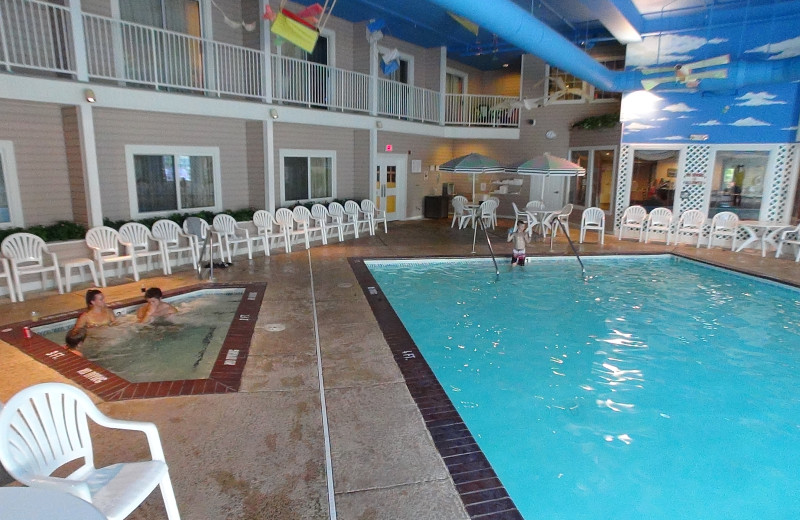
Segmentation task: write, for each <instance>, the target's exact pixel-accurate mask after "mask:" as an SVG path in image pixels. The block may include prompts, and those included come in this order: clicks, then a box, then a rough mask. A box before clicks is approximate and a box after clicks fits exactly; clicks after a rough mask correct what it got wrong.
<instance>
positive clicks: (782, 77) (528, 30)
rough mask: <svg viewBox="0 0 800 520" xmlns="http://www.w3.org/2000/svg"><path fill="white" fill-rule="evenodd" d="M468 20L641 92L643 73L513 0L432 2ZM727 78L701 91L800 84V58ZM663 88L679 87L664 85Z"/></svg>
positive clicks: (612, 84) (610, 86)
mask: <svg viewBox="0 0 800 520" xmlns="http://www.w3.org/2000/svg"><path fill="white" fill-rule="evenodd" d="M430 1H431V2H432V3H434V4H436V5H439V6H441V7H442V8H444V9H447V10H448V11H452V12H453V13H456V14H458V15H461V16H464V17H466V18H469V19H470V20H473V21H474V22H476V23H478V24H479V25H481V26H482V27H483V28H485V29H487V30H489V31H491V32H493V33H495V34H497V35H498V36H499V37H501V38H502V39H504V40H505V41H507V42H509V43H511V44H514V45H516V46H517V47H519V48H520V49H523V50H524V51H526V52H529V53H531V54H533V55H535V56H538V57H539V58H541V59H543V60H544V61H546V62H547V63H549V64H551V65H554V66H556V67H558V68H559V69H561V70H564V71H567V72H569V73H570V74H572V75H574V76H577V77H579V78H581V79H583V80H584V81H587V82H589V83H591V84H592V85H594V86H595V87H597V88H599V89H602V90H605V91H610V92H627V91H634V90H641V89H642V84H641V81H642V79H644V78H645V76H644V75H643V74H642V72H641V71H639V70H628V71H611V70H608V69H607V68H606V67H605V66H603V65H601V64H600V63H599V62H597V61H596V60H595V59H594V58H592V57H591V56H589V55H588V54H586V53H585V52H584V51H583V50H581V49H580V48H578V47H576V46H575V45H574V44H572V42H570V41H569V40H567V39H566V38H564V37H563V36H561V35H560V34H559V33H557V32H556V31H555V30H553V29H552V28H550V26H548V25H547V24H545V23H544V22H541V21H540V20H538V19H536V18H535V17H534V16H532V15H531V14H530V13H529V12H528V11H526V10H525V9H523V8H522V7H520V6H519V5H517V4H515V3H514V2H513V1H512V0H493V1H491V2H487V1H485V0H430ZM727 69H728V77H727V78H726V79H712V78H708V79H703V80H702V82H701V90H727V89H736V88H739V87H743V86H746V85H757V84H768V83H786V82H790V81H798V80H800V57H798V58H790V59H784V60H772V61H769V62H766V61H739V62H735V63H731V64H729V65H728V66H727ZM658 88H675V83H664V84H663V85H661V86H660V87H658Z"/></svg>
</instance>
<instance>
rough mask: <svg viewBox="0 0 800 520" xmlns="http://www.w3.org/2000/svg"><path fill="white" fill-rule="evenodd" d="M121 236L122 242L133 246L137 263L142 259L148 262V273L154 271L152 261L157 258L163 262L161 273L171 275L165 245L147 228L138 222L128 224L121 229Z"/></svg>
mask: <svg viewBox="0 0 800 520" xmlns="http://www.w3.org/2000/svg"><path fill="white" fill-rule="evenodd" d="M119 234H120V236H121V237H122V240H124V241H125V242H128V243H129V244H132V245H133V250H134V251H135V252H136V260H137V261H138V260H139V259H140V258H145V259H146V260H147V269H146V270H147V271H150V270H152V269H153V263H152V260H151V259H152V258H156V259H158V260H159V261H160V262H161V271H162V272H163V273H164V274H165V275H167V274H169V272H170V270H169V267H168V264H169V262H167V255H166V253H165V252H164V248H163V246H162V244H163V243H162V242H159V241H158V240H156V238H155V237H154V236H153V233H151V232H150V230H149V229H147V226H145V225H144V224H139V223H138V222H128V223H127V224H123V225H122V227H120V228H119ZM137 269H138V267H137Z"/></svg>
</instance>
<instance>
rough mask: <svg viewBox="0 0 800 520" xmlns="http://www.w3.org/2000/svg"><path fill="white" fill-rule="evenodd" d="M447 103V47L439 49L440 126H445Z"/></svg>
mask: <svg viewBox="0 0 800 520" xmlns="http://www.w3.org/2000/svg"><path fill="white" fill-rule="evenodd" d="M446 103H447V47H444V46H442V47H439V124H440V125H442V126H444V123H445V119H444V118H445V114H446V112H445V110H446Z"/></svg>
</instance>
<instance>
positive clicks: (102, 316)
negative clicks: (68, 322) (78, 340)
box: [72, 289, 117, 331]
mask: <svg viewBox="0 0 800 520" xmlns="http://www.w3.org/2000/svg"><path fill="white" fill-rule="evenodd" d="M115 321H117V317H116V316H114V311H112V310H111V309H109V308H108V306H106V298H105V296H103V292H102V291H100V290H98V289H89V290H88V291H86V312H84V313H83V314H81V315H80V316H78V321H76V322H75V326H74V327H72V330H74V331H77V330H81V329H86V328H93V327H103V326H105V325H111V324H113V323H114V322H115Z"/></svg>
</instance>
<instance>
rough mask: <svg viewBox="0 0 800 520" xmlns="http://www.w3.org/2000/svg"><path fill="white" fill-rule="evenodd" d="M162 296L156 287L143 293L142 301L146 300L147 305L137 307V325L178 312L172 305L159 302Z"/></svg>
mask: <svg viewBox="0 0 800 520" xmlns="http://www.w3.org/2000/svg"><path fill="white" fill-rule="evenodd" d="M162 296H163V294H162V293H161V289H159V288H158V287H151V288H149V289H147V290H146V291H145V293H144V299H145V300H147V303H146V304H144V305H142V306H141V307H139V310H138V311H137V312H136V319H137V320H139V323H143V322H145V321H150V320H152V319H153V318H159V317H164V316H169V315H171V314H175V313H176V312H178V309H176V308H175V307H173V306H172V305H170V304H168V303H167V302H164V301H161V298H162Z"/></svg>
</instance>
